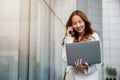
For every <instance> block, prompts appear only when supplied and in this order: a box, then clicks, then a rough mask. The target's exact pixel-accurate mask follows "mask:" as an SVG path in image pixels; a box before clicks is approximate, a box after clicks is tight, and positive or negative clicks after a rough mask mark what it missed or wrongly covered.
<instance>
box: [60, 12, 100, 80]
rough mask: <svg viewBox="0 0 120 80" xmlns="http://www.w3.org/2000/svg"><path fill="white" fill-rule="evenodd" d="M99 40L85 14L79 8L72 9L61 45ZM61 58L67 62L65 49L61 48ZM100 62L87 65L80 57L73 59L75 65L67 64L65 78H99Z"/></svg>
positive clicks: (90, 79) (83, 79)
mask: <svg viewBox="0 0 120 80" xmlns="http://www.w3.org/2000/svg"><path fill="white" fill-rule="evenodd" d="M89 40H100V39H99V36H98V34H97V33H96V32H95V31H94V30H93V29H92V28H91V23H90V22H89V20H88V18H87V16H86V15H85V14H84V13H83V12H82V11H80V10H76V11H74V12H73V13H72V14H71V16H70V18H69V19H68V22H67V24H66V35H65V37H64V38H63V43H62V45H63V46H64V45H65V43H73V42H76V43H77V42H81V41H89ZM62 58H63V61H64V62H67V58H66V49H65V46H64V48H63V53H62ZM100 65H101V64H93V65H89V63H87V62H85V63H84V65H82V59H78V60H76V61H75V66H67V68H66V71H65V77H64V79H65V80H99V75H100V74H99V70H100Z"/></svg>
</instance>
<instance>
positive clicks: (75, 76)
mask: <svg viewBox="0 0 120 80" xmlns="http://www.w3.org/2000/svg"><path fill="white" fill-rule="evenodd" d="M92 36H93V37H94V38H95V39H94V40H100V38H99V36H98V34H97V33H93V34H92ZM73 40H74V38H73V37H66V38H65V40H64V42H65V43H73ZM62 59H63V61H64V62H65V63H67V57H66V49H65V46H64V47H63V52H62ZM101 64H102V63H100V64H93V65H91V66H90V67H89V69H88V73H86V71H84V70H80V69H77V68H75V67H74V66H67V68H66V80H99V74H100V72H99V71H100V67H101Z"/></svg>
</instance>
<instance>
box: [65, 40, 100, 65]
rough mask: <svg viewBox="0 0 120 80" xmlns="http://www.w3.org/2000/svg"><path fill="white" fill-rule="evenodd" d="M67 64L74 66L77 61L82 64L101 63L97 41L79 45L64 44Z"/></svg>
mask: <svg viewBox="0 0 120 80" xmlns="http://www.w3.org/2000/svg"><path fill="white" fill-rule="evenodd" d="M66 55H67V64H68V65H74V62H75V61H76V60H78V59H82V63H83V64H84V63H85V62H88V64H96V63H101V51H100V42H99V41H84V42H79V43H66Z"/></svg>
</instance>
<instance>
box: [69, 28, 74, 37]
mask: <svg viewBox="0 0 120 80" xmlns="http://www.w3.org/2000/svg"><path fill="white" fill-rule="evenodd" d="M69 33H70V34H71V36H72V37H74V36H75V29H74V28H73V29H72V30H71V31H69Z"/></svg>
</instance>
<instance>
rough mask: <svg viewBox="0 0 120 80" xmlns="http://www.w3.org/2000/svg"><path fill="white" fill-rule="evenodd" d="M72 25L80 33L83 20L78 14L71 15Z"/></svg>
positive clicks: (82, 28) (83, 25) (83, 26)
mask: <svg viewBox="0 0 120 80" xmlns="http://www.w3.org/2000/svg"><path fill="white" fill-rule="evenodd" d="M72 25H73V28H74V29H75V30H76V31H77V32H78V33H80V34H81V33H83V32H84V30H85V22H84V21H83V20H82V18H81V17H79V16H78V15H75V16H73V17H72Z"/></svg>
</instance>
